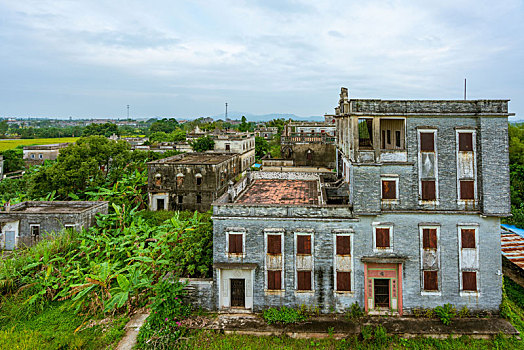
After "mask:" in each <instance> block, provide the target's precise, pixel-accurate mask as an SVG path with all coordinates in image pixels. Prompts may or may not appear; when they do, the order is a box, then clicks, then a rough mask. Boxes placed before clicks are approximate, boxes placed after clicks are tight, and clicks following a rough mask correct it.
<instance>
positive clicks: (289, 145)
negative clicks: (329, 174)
mask: <svg viewBox="0 0 524 350" xmlns="http://www.w3.org/2000/svg"><path fill="white" fill-rule="evenodd" d="M335 132H336V126H335V125H334V124H332V123H317V122H300V123H298V122H294V123H289V124H287V125H286V127H285V128H284V132H283V133H282V137H281V139H280V143H281V154H282V157H283V158H284V159H286V160H293V164H294V165H295V166H309V167H327V168H335V160H336V145H335V140H336V139H335Z"/></svg>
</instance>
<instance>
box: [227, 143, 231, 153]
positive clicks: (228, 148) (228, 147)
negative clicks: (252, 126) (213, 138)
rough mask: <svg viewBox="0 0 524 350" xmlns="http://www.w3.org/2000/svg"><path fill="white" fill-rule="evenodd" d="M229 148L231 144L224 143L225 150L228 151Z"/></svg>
mask: <svg viewBox="0 0 524 350" xmlns="http://www.w3.org/2000/svg"><path fill="white" fill-rule="evenodd" d="M230 149H231V146H230V145H229V144H227V143H226V151H229V150H230Z"/></svg>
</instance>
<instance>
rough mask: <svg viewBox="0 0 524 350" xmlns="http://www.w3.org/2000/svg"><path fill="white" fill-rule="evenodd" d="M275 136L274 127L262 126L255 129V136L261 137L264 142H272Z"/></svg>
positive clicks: (275, 128)
mask: <svg viewBox="0 0 524 350" xmlns="http://www.w3.org/2000/svg"><path fill="white" fill-rule="evenodd" d="M277 134H278V128H277V127H276V126H264V127H258V128H256V129H255V136H257V137H263V138H264V139H265V140H272V139H273V137H274V136H275V135H277Z"/></svg>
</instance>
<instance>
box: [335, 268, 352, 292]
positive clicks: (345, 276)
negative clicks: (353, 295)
mask: <svg viewBox="0 0 524 350" xmlns="http://www.w3.org/2000/svg"><path fill="white" fill-rule="evenodd" d="M337 290H338V291H340V292H350V291H351V272H346V271H337Z"/></svg>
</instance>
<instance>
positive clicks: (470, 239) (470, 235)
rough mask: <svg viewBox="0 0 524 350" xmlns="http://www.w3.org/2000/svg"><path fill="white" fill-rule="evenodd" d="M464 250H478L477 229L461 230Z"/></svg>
mask: <svg viewBox="0 0 524 350" xmlns="http://www.w3.org/2000/svg"><path fill="white" fill-rule="evenodd" d="M460 235H461V241H462V248H476V244H475V229H466V228H463V229H461V230H460Z"/></svg>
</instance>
